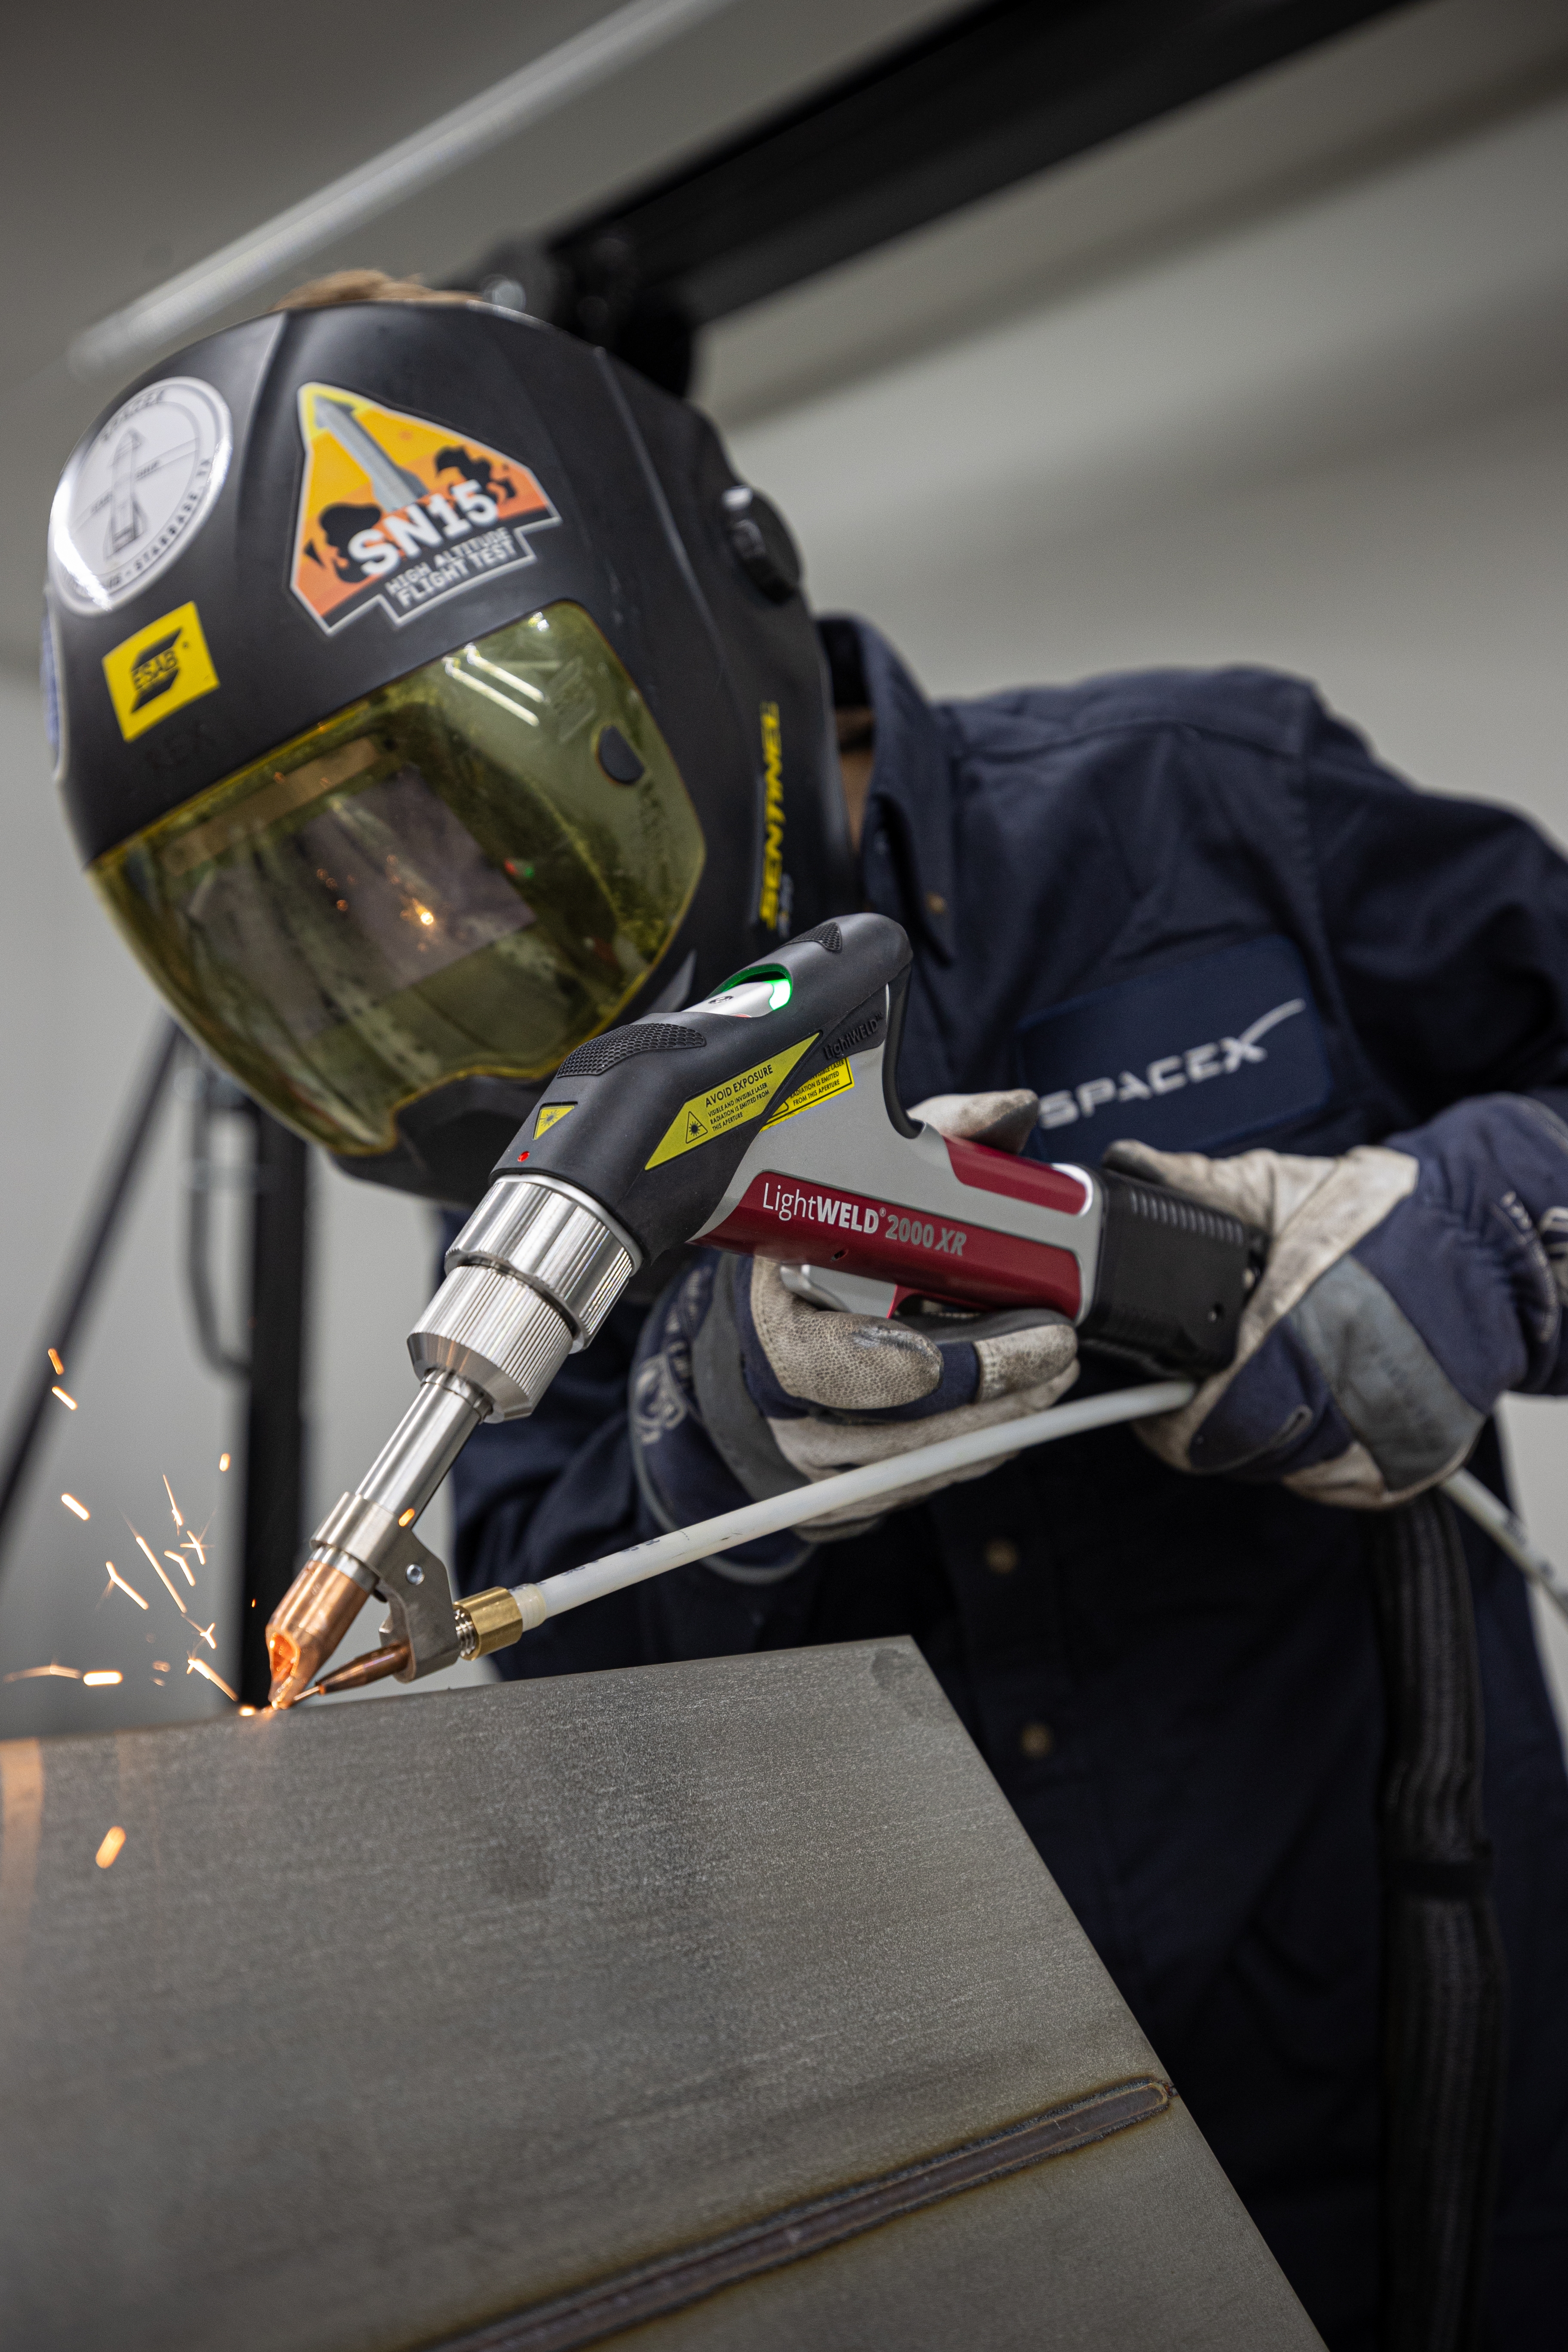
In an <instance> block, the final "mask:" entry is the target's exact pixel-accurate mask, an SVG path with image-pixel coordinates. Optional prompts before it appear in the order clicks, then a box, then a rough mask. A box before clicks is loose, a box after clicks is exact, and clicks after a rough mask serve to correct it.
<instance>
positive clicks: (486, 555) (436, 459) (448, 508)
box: [289, 383, 561, 634]
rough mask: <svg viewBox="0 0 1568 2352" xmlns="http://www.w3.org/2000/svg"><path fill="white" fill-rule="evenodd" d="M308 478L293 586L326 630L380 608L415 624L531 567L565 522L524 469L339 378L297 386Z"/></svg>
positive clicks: (297, 534)
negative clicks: (535, 545) (531, 537)
mask: <svg viewBox="0 0 1568 2352" xmlns="http://www.w3.org/2000/svg"><path fill="white" fill-rule="evenodd" d="M300 434H301V436H303V439H304V443H305V479H304V483H303V486H302V488H301V489H300V520H299V523H298V525H297V527H296V530H295V533H294V565H293V571H292V573H291V575H290V582H289V584H290V586H291V587H292V588H293V591H294V593H295V595H296V596H298V597H299V599H300V603H301V604H303V605H305V606H306V607H307V609H308V610H309V611H310V613H311V614H313V616H314V617H315V619H316V620H317V621H319V622H320V624H321V627H322V628H323V629H325V630H327V631H328V632H329V634H330V633H331V631H332V630H334V629H339V628H341V627H342V625H343V623H344V622H345V621H352V620H353V619H354V618H355V617H356V615H357V614H360V613H363V611H364V610H365V608H366V606H367V605H370V604H379V605H380V606H381V608H382V610H383V612H384V613H388V614H391V616H392V618H393V619H394V620H395V621H398V622H402V621H411V620H413V619H414V618H415V616H416V614H420V613H422V612H424V611H425V609H426V606H427V605H430V604H439V603H440V602H441V601H442V599H443V598H444V597H447V596H453V595H456V594H457V593H458V590H459V589H461V588H469V587H472V586H473V584H474V583H475V582H476V581H479V580H485V579H488V578H489V575H490V574H491V573H492V572H505V571H508V570H510V568H511V566H512V565H514V564H518V563H531V562H532V561H533V550H532V548H531V546H530V544H529V541H528V538H527V534H528V532H530V531H531V530H540V529H541V528H542V526H543V525H544V524H546V523H552V522H559V521H560V520H561V518H560V516H559V515H558V514H557V513H556V511H555V509H554V508H553V507H552V505H551V503H550V500H549V499H547V498H546V497H545V495H544V492H543V491H542V489H541V488H540V487H539V484H538V482H537V481H536V480H535V479H534V478H533V476H532V474H531V473H530V471H529V469H528V467H526V466H522V465H520V464H519V463H518V461H517V459H516V458H515V457H502V456H501V455H500V451H499V450H495V449H490V448H487V447H486V446H485V444H484V443H483V442H482V441H468V440H465V439H459V438H458V436H456V435H455V434H452V433H449V432H447V430H446V428H445V427H444V426H442V425H431V424H429V423H428V422H427V421H426V419H425V418H424V417H422V416H407V415H404V413H403V411H402V410H401V409H396V408H384V407H383V406H382V405H381V404H380V403H379V402H377V401H374V400H364V399H362V398H361V396H360V395H359V394H358V393H353V392H344V391H342V389H341V388H340V387H339V386H338V385H336V384H331V383H307V384H304V385H302V386H301V387H300Z"/></svg>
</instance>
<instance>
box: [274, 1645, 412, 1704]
mask: <svg viewBox="0 0 1568 2352" xmlns="http://www.w3.org/2000/svg"><path fill="white" fill-rule="evenodd" d="M406 1664H408V1644H407V1643H406V1642H389V1643H387V1645H386V1647H385V1649H384V1650H367V1651H366V1652H365V1654H364V1655H363V1658H351V1659H350V1660H349V1663H348V1664H347V1665H346V1666H340V1667H339V1668H338V1671H337V1673H336V1674H335V1675H322V1676H321V1681H320V1682H319V1683H312V1684H311V1685H310V1689H309V1690H308V1691H301V1692H300V1698H299V1699H296V1700H295V1702H294V1704H295V1706H299V1704H300V1699H307V1698H327V1697H330V1696H331V1694H332V1693H333V1692H334V1691H349V1690H363V1687H364V1685H365V1684H366V1683H379V1682H381V1681H382V1680H384V1677H385V1676H386V1675H398V1674H401V1673H402V1672H403V1669H404V1667H405V1665H406Z"/></svg>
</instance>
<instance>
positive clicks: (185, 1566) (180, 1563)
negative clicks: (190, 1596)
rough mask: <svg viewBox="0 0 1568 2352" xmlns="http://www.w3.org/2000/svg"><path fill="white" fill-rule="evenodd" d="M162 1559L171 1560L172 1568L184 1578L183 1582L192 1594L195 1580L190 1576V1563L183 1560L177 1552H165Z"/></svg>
mask: <svg viewBox="0 0 1568 2352" xmlns="http://www.w3.org/2000/svg"><path fill="white" fill-rule="evenodd" d="M163 1558H164V1559H172V1560H173V1561H174V1566H175V1567H176V1568H177V1569H178V1570H179V1571H180V1574H181V1575H182V1576H183V1577H184V1580H185V1582H186V1583H187V1584H188V1585H189V1586H190V1588H191V1590H192V1591H193V1592H194V1591H195V1587H196V1580H195V1577H194V1576H193V1575H192V1574H191V1563H190V1561H189V1560H188V1559H184V1556H183V1555H182V1554H181V1553H179V1552H177V1551H166V1552H165V1553H164V1554H163Z"/></svg>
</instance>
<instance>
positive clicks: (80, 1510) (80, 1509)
mask: <svg viewBox="0 0 1568 2352" xmlns="http://www.w3.org/2000/svg"><path fill="white" fill-rule="evenodd" d="M60 1500H61V1502H62V1503H63V1504H64V1505H65V1507H66V1508H67V1510H68V1511H74V1512H75V1513H76V1515H77V1517H78V1518H79V1519H90V1518H91V1517H92V1513H91V1512H90V1511H89V1509H88V1507H87V1505H86V1504H85V1503H79V1502H78V1501H77V1498H76V1496H74V1495H62V1496H60Z"/></svg>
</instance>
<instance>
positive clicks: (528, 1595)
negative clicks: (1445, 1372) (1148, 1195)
mask: <svg viewBox="0 0 1568 2352" xmlns="http://www.w3.org/2000/svg"><path fill="white" fill-rule="evenodd" d="M1195 1392H1196V1391H1195V1387H1194V1382H1193V1381H1152V1382H1151V1383H1150V1384H1149V1385H1148V1386H1147V1387H1144V1388H1136V1389H1116V1390H1114V1391H1112V1392H1111V1393H1110V1395H1109V1396H1098V1397H1085V1398H1083V1399H1081V1400H1080V1401H1079V1402H1078V1403H1076V1404H1057V1405H1049V1406H1047V1409H1046V1411H1045V1412H1031V1413H1028V1414H1026V1415H1025V1417H1024V1418H1023V1419H1022V1420H1020V1421H1009V1422H1002V1423H998V1424H997V1425H996V1426H995V1427H994V1428H991V1429H976V1430H972V1431H970V1432H969V1433H968V1434H967V1435H966V1436H963V1437H944V1438H942V1440H941V1441H940V1443H938V1444H935V1445H921V1446H917V1447H916V1448H915V1450H914V1452H913V1453H911V1454H897V1455H895V1456H893V1458H892V1459H891V1460H889V1461H886V1462H868V1464H867V1465H865V1467H864V1468H863V1469H859V1470H843V1471H840V1472H839V1474H838V1475H837V1477H836V1478H822V1479H819V1480H818V1481H817V1482H816V1485H815V1486H800V1487H796V1488H795V1489H794V1490H793V1491H792V1492H791V1493H790V1494H787V1495H774V1496H770V1497H769V1499H768V1500H767V1501H766V1502H763V1503H746V1504H743V1505H742V1507H741V1508H740V1509H739V1510H738V1511H721V1512H720V1513H719V1514H718V1516H717V1517H715V1518H711V1519H699V1520H698V1521H697V1522H696V1524H695V1525H694V1526H692V1527H689V1528H676V1529H675V1530H674V1531H673V1532H672V1533H671V1534H669V1535H664V1536H652V1537H650V1538H648V1540H647V1542H646V1543H639V1544H628V1545H627V1546H626V1549H625V1550H624V1551H612V1552H606V1553H605V1557H604V1559H591V1560H588V1561H587V1562H586V1563H585V1564H584V1566H583V1567H582V1568H568V1569H565V1570H563V1571H562V1573H561V1574H560V1575H559V1576H547V1577H546V1578H545V1579H544V1581H543V1582H542V1584H519V1585H514V1586H513V1588H512V1592H513V1597H514V1599H515V1600H516V1601H517V1604H518V1607H519V1608H520V1609H521V1612H522V1622H523V1625H524V1627H525V1628H531V1627H533V1626H535V1625H542V1624H543V1622H544V1621H545V1619H546V1618H547V1617H559V1616H560V1615H561V1614H562V1612H563V1611H564V1610H567V1609H580V1608H581V1607H582V1606H583V1604H584V1601H597V1600H600V1599H601V1598H602V1597H603V1595H604V1594H605V1593H606V1592H619V1591H622V1590H623V1589H624V1588H625V1587H626V1585H628V1584H640V1583H642V1582H643V1580H644V1579H645V1578H647V1577H650V1576H662V1575H663V1574H664V1572H665V1570H667V1569H670V1568H683V1567H684V1566H685V1565H686V1563H687V1562H688V1561H689V1560H693V1559H711V1558H712V1556H713V1554H714V1553H715V1552H720V1551H732V1550H733V1549H734V1548H735V1546H736V1545H737V1544H743V1543H751V1542H752V1541H753V1540H754V1539H755V1538H757V1537H759V1536H771V1535H777V1534H778V1533H779V1532H780V1531H781V1529H783V1528H795V1527H801V1526H804V1525H806V1524H807V1523H809V1522H810V1521H811V1520H812V1519H820V1518H825V1517H826V1516H827V1515H828V1513H829V1512H834V1511H841V1510H846V1509H847V1508H848V1507H850V1506H851V1505H853V1504H856V1503H879V1502H882V1501H884V1500H885V1499H886V1498H887V1497H888V1496H890V1495H897V1494H898V1493H899V1492H900V1490H901V1489H902V1488H903V1487H905V1486H914V1485H915V1484H916V1483H917V1482H918V1481H919V1480H921V1479H922V1478H936V1477H941V1476H942V1475H951V1474H952V1473H954V1472H957V1471H960V1470H969V1469H973V1466H974V1465H975V1464H976V1463H980V1462H994V1461H997V1460H999V1459H1000V1458H1001V1457H1002V1456H1003V1455H1004V1454H1021V1453H1023V1452H1024V1451H1025V1450H1026V1447H1028V1446H1031V1445H1049V1444H1052V1442H1053V1441H1054V1440H1055V1439H1057V1438H1058V1437H1075V1436H1078V1435H1080V1434H1081V1433H1082V1432H1083V1431H1085V1430H1086V1429H1109V1428H1110V1427H1112V1426H1113V1425H1114V1424H1115V1423H1117V1422H1123V1421H1142V1420H1144V1419H1145V1418H1147V1417H1148V1416H1149V1415H1150V1414H1152V1413H1157V1412H1179V1411H1180V1409H1181V1407H1182V1406H1183V1405H1184V1404H1186V1403H1187V1402H1189V1400H1190V1399H1191V1398H1192V1397H1193V1396H1194V1394H1195ZM1443 1491H1444V1493H1445V1494H1446V1495H1447V1496H1448V1497H1449V1498H1450V1500H1451V1501H1453V1502H1454V1503H1456V1504H1457V1505H1458V1507H1459V1509H1460V1510H1461V1511H1464V1512H1466V1513H1468V1516H1469V1517H1471V1518H1472V1519H1474V1520H1475V1521H1476V1522H1477V1524H1478V1526H1479V1527H1481V1528H1485V1530H1486V1532H1487V1534H1488V1535H1489V1536H1490V1538H1491V1539H1492V1541H1493V1542H1494V1543H1495V1544H1496V1545H1497V1546H1498V1547H1499V1549H1500V1550H1502V1551H1505V1552H1506V1553H1507V1554H1508V1556H1509V1558H1510V1559H1511V1560H1513V1561H1515V1562H1516V1563H1517V1565H1518V1566H1519V1567H1520V1568H1521V1569H1522V1570H1524V1573H1525V1575H1526V1576H1528V1577H1529V1578H1530V1579H1531V1581H1532V1582H1533V1583H1535V1584H1539V1585H1540V1587H1541V1589H1542V1591H1543V1592H1544V1593H1545V1594H1546V1595H1547V1596H1548V1598H1549V1599H1550V1600H1552V1601H1553V1602H1555V1604H1556V1606H1557V1607H1558V1608H1559V1609H1560V1610H1561V1611H1562V1612H1563V1615H1564V1616H1568V1578H1564V1577H1563V1575H1562V1574H1561V1572H1560V1571H1559V1570H1557V1569H1555V1568H1554V1567H1553V1566H1552V1562H1551V1561H1550V1560H1549V1559H1547V1558H1546V1557H1545V1555H1544V1553H1542V1552H1540V1551H1537V1549H1536V1548H1535V1546H1534V1545H1533V1544H1532V1543H1531V1539H1530V1535H1529V1532H1528V1530H1527V1529H1526V1528H1524V1526H1523V1525H1522V1524H1521V1521H1520V1520H1518V1519H1517V1518H1515V1517H1514V1515H1513V1513H1512V1512H1511V1511H1510V1509H1509V1508H1508V1507H1507V1506H1506V1505H1505V1504H1502V1503H1500V1502H1499V1501H1498V1499H1497V1497H1496V1496H1494V1495H1491V1494H1489V1492H1488V1491H1487V1489H1486V1487H1484V1486H1482V1485H1481V1483H1480V1481H1479V1479H1478V1478H1472V1477H1471V1475H1470V1474H1469V1472H1468V1470H1456V1471H1455V1473H1454V1475H1453V1476H1452V1477H1451V1478H1445V1479H1444V1481H1443Z"/></svg>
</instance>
